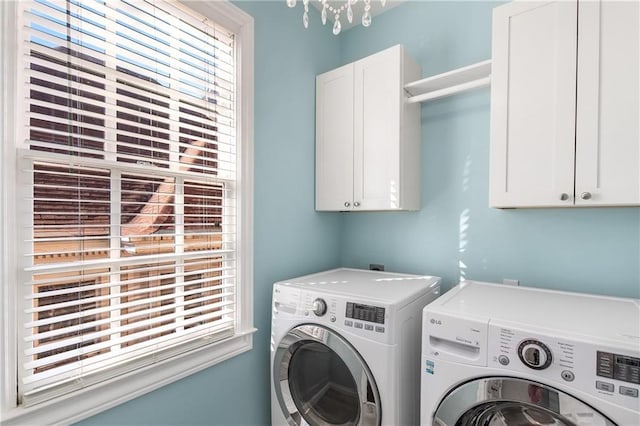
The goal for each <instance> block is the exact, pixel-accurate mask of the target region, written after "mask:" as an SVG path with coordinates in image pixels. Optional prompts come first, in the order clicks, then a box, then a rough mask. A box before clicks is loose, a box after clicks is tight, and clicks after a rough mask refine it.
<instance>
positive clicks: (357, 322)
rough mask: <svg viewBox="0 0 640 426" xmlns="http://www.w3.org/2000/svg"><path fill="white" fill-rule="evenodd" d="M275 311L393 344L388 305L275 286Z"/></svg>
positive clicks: (275, 312)
mask: <svg viewBox="0 0 640 426" xmlns="http://www.w3.org/2000/svg"><path fill="white" fill-rule="evenodd" d="M273 303H274V307H273V308H274V314H275V315H279V316H281V315H288V316H290V317H295V318H299V319H300V320H301V321H308V322H309V323H317V324H324V325H327V326H330V327H331V328H333V329H337V330H338V331H339V332H340V333H343V334H345V333H351V334H355V335H358V336H361V337H365V338H367V339H370V340H374V341H377V342H381V343H385V344H392V342H393V339H394V338H395V337H396V336H394V335H393V334H394V330H393V328H392V327H391V323H392V320H393V319H392V316H393V315H394V313H393V312H392V309H391V308H390V307H389V306H386V305H384V304H380V303H375V304H374V303H370V302H364V301H361V300H356V299H354V298H352V297H346V296H340V295H330V294H326V293H322V292H315V291H306V290H301V289H297V288H292V287H287V286H279V285H276V287H274V300H273Z"/></svg>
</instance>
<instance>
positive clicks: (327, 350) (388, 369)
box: [271, 268, 440, 426]
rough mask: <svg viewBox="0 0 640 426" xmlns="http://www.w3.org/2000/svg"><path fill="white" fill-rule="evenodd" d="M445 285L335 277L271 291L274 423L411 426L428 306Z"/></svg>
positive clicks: (408, 278) (362, 273) (337, 273)
mask: <svg viewBox="0 0 640 426" xmlns="http://www.w3.org/2000/svg"><path fill="white" fill-rule="evenodd" d="M439 291H440V278H438V277H430V276H418V275H408V274H397V273H386V272H376V271H366V270H357V269H345V268H341V269H335V270H331V271H327V272H322V273H318V274H314V275H308V276H304V277H300V278H294V279H291V280H287V281H282V282H278V283H275V284H274V286H273V311H272V312H273V319H272V322H271V420H272V424H273V425H287V424H288V425H374V426H375V425H393V426H397V425H411V424H416V423H417V422H418V418H419V402H420V401H419V390H420V371H419V366H420V327H421V319H422V308H423V307H424V306H425V305H426V304H427V303H429V302H431V301H432V300H434V299H435V298H436V297H437V296H438V294H439Z"/></svg>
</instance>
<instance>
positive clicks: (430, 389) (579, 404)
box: [421, 281, 640, 426]
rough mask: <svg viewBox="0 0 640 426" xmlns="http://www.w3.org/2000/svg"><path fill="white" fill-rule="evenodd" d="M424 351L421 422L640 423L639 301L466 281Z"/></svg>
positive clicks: (426, 332) (442, 302)
mask: <svg viewBox="0 0 640 426" xmlns="http://www.w3.org/2000/svg"><path fill="white" fill-rule="evenodd" d="M422 351H423V355H422V372H421V376H422V380H421V382H422V385H421V424H422V425H429V426H430V425H438V426H442V425H447V426H454V425H456V426H465V425H467V426H470V425H494V426H499V425H518V426H526V425H580V426H582V425H599V426H614V425H615V426H637V425H640V398H639V395H638V393H639V391H640V301H639V300H637V299H623V298H615V297H605V296H596V295H586V294H579V293H568V292H560V291H551V290H541V289H533V288H524V287H515V286H506V285H501V284H490V283H479V282H471V281H466V282H463V283H461V284H459V285H458V286H456V287H454V288H453V289H452V290H450V291H449V292H447V293H446V294H444V295H443V296H442V297H440V298H439V299H438V300H436V301H434V302H433V303H432V304H430V305H429V306H427V307H426V308H425V309H424V315H423V339H422Z"/></svg>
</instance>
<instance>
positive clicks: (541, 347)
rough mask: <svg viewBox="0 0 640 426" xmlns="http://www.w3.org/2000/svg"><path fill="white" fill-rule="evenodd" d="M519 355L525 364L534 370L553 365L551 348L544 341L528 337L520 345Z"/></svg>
mask: <svg viewBox="0 0 640 426" xmlns="http://www.w3.org/2000/svg"><path fill="white" fill-rule="evenodd" d="M518 357H519V358H520V361H522V363H523V364H524V365H526V366H527V367H529V368H532V369H534V370H544V369H545V368H547V367H549V366H550V365H551V360H552V355H551V350H549V348H548V347H547V345H545V344H544V343H542V342H540V341H538V340H535V339H528V340H525V341H523V342H522V343H520V345H519V346H518Z"/></svg>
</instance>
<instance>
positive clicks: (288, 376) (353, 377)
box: [273, 325, 381, 426]
mask: <svg viewBox="0 0 640 426" xmlns="http://www.w3.org/2000/svg"><path fill="white" fill-rule="evenodd" d="M273 369H274V370H273V377H274V382H275V383H274V385H275V386H274V388H275V393H276V396H277V398H278V402H279V403H280V407H281V409H282V412H283V414H284V415H285V417H286V418H287V422H288V423H289V424H290V425H307V424H309V425H358V426H369V425H371V426H377V425H380V419H381V409H380V396H379V394H378V388H377V387H376V384H375V382H374V380H373V376H372V374H371V372H370V371H369V368H368V367H367V365H366V363H365V362H364V360H363V359H362V358H361V357H360V355H359V354H358V353H357V352H356V350H355V349H354V348H353V347H352V346H351V345H350V344H349V343H348V342H347V341H346V340H344V339H343V338H342V337H341V336H340V335H338V334H336V333H334V332H333V331H331V330H329V329H327V328H324V327H322V326H319V325H301V326H298V327H295V328H293V329H292V330H290V331H289V333H287V335H286V336H285V337H284V338H283V339H282V341H281V342H280V344H279V345H278V348H277V349H276V353H275V357H274V362H273Z"/></svg>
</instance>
